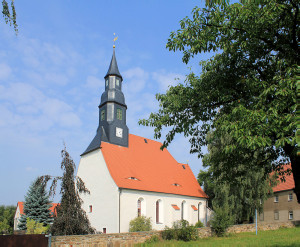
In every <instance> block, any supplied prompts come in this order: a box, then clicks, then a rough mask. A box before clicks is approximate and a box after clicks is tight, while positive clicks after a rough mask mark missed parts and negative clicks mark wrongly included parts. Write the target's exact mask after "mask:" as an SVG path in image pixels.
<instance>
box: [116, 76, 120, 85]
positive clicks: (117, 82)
mask: <svg viewBox="0 0 300 247" xmlns="http://www.w3.org/2000/svg"><path fill="white" fill-rule="evenodd" d="M116 86H117V87H119V86H120V79H118V78H117V79H116Z"/></svg>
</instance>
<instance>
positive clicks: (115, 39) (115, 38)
mask: <svg viewBox="0 0 300 247" xmlns="http://www.w3.org/2000/svg"><path fill="white" fill-rule="evenodd" d="M114 36H116V34H115V33H114ZM117 39H118V36H117V37H114V45H113V48H115V47H116V46H115V42H116V41H117Z"/></svg>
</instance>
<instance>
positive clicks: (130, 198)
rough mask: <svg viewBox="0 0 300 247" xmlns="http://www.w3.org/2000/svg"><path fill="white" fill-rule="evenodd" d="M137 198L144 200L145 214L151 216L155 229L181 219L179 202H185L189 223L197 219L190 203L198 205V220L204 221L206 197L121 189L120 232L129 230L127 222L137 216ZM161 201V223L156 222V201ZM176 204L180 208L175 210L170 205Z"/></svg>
mask: <svg viewBox="0 0 300 247" xmlns="http://www.w3.org/2000/svg"><path fill="white" fill-rule="evenodd" d="M139 198H143V199H144V200H145V208H146V216H147V217H151V220H152V227H153V229H155V230H162V229H164V228H165V226H169V227H170V226H172V223H173V222H174V221H176V220H180V219H181V203H182V201H185V202H186V209H187V214H186V217H187V219H186V220H188V221H189V223H190V224H195V223H196V222H197V221H198V211H194V209H192V207H191V205H195V206H196V207H197V208H198V203H199V202H201V203H202V204H201V205H200V220H201V221H202V222H203V223H205V213H206V212H205V210H206V199H205V198H197V197H189V196H181V195H173V194H164V193H157V192H147V191H138V190H128V189H122V191H121V195H120V199H121V200H120V207H121V214H120V216H121V232H128V231H129V222H130V221H131V220H132V219H133V218H135V217H136V216H137V201H138V199H139ZM157 200H161V201H162V208H163V211H162V212H161V213H162V222H161V223H162V224H156V201H157ZM172 204H176V205H177V206H178V207H179V208H180V210H175V209H174V208H173V207H172V206H171V205H172Z"/></svg>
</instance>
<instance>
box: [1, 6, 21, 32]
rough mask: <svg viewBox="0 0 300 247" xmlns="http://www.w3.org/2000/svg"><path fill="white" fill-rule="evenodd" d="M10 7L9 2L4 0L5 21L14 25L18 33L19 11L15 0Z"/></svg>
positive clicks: (3, 13) (3, 12)
mask: <svg viewBox="0 0 300 247" xmlns="http://www.w3.org/2000/svg"><path fill="white" fill-rule="evenodd" d="M10 8H11V9H10ZM10 8H9V4H8V2H7V1H6V0H2V15H3V17H4V20H5V23H6V24H8V23H9V25H13V26H14V29H15V32H16V33H18V24H17V13H16V9H15V3H14V0H11V2H10Z"/></svg>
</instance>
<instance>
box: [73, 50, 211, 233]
mask: <svg viewBox="0 0 300 247" xmlns="http://www.w3.org/2000/svg"><path fill="white" fill-rule="evenodd" d="M104 79H105V91H104V92H103V94H102V96H101V101H100V105H99V126H98V128H97V132H96V135H95V137H94V139H93V140H92V141H91V143H90V144H89V146H88V147H87V149H86V150H85V151H84V152H83V154H82V155H81V159H80V163H79V167H78V172H77V175H78V176H79V177H81V178H82V180H83V181H84V182H85V185H86V187H87V188H88V189H89V190H90V194H89V195H88V194H85V195H81V198H82V199H83V205H82V207H83V209H84V210H85V211H86V212H87V215H88V218H89V220H90V222H91V225H92V226H93V227H94V228H95V229H96V230H97V231H99V232H103V233H118V232H128V231H129V222H130V221H131V220H132V219H134V218H135V217H137V216H141V215H144V216H146V217H151V222H152V227H153V229H155V230H162V229H164V228H165V226H169V227H170V226H172V223H173V222H174V221H177V220H180V219H185V220H187V221H189V223H190V224H195V223H197V222H198V221H202V222H203V223H204V224H206V222H207V213H208V211H207V210H208V209H207V195H206V194H205V193H204V192H203V190H202V189H201V187H200V186H199V184H198V182H197V180H196V178H195V176H194V174H193V172H192V170H191V168H190V167H189V165H188V164H181V163H178V162H177V161H176V160H175V159H174V158H173V156H172V155H171V154H170V153H169V152H168V150H167V149H164V150H161V149H160V147H161V145H162V144H161V143H160V142H157V141H154V140H150V139H148V138H144V137H141V136H137V135H134V134H129V129H128V127H127V125H126V111H127V105H126V103H125V97H124V94H123V92H122V84H123V78H122V75H121V74H120V72H119V69H118V65H117V60H116V56H115V47H114V49H113V55H112V59H111V62H110V66H109V69H108V72H107V74H106V75H105V77H104Z"/></svg>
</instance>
